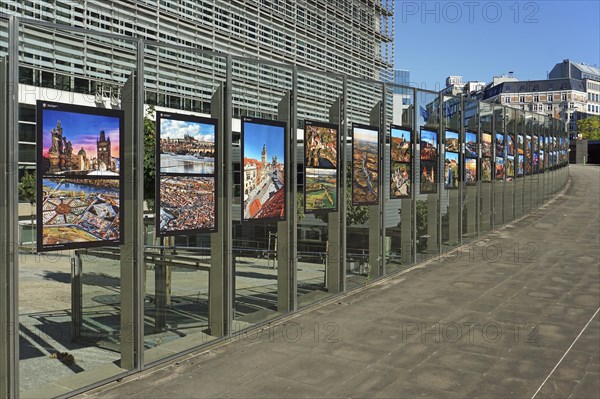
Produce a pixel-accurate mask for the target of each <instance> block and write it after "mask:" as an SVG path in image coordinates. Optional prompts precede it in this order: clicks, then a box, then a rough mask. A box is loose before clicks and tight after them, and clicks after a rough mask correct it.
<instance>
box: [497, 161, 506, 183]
mask: <svg viewBox="0 0 600 399" xmlns="http://www.w3.org/2000/svg"><path fill="white" fill-rule="evenodd" d="M496 180H504V158H502V157H496Z"/></svg>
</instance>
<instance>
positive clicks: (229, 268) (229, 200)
mask: <svg viewBox="0 0 600 399" xmlns="http://www.w3.org/2000/svg"><path fill="white" fill-rule="evenodd" d="M232 76H233V59H232V57H231V55H228V56H227V60H226V64H225V93H224V95H225V98H224V104H223V123H222V125H223V140H222V141H223V146H224V148H223V161H222V162H223V169H224V173H223V191H222V193H221V194H219V195H220V196H222V198H223V211H222V212H221V215H222V218H223V219H222V223H223V228H224V230H223V271H224V276H223V279H224V282H225V292H224V294H225V295H224V298H225V299H224V303H223V305H224V308H225V317H224V321H225V329H224V335H229V334H230V333H231V332H232V328H233V326H232V323H233V307H234V306H235V302H234V297H233V296H234V292H233V279H234V278H235V276H234V274H233V256H234V254H233V233H232V211H231V208H232V207H233V197H232V196H233V191H232V190H233V164H232V160H231V147H232V141H233V133H232V118H233V108H232V100H231V97H232V95H233V92H232Z"/></svg>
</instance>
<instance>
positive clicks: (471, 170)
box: [465, 158, 477, 186]
mask: <svg viewBox="0 0 600 399" xmlns="http://www.w3.org/2000/svg"><path fill="white" fill-rule="evenodd" d="M465 183H466V185H467V186H474V185H475V184H477V159H475V158H466V159H465Z"/></svg>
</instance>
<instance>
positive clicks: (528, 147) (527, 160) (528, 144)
mask: <svg viewBox="0 0 600 399" xmlns="http://www.w3.org/2000/svg"><path fill="white" fill-rule="evenodd" d="M531 156H532V153H531V136H530V135H527V136H525V174H526V175H530V174H531V173H532V169H531Z"/></svg>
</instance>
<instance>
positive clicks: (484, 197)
mask: <svg viewBox="0 0 600 399" xmlns="http://www.w3.org/2000/svg"><path fill="white" fill-rule="evenodd" d="M493 109H494V107H493V105H491V104H487V103H484V102H480V103H479V113H480V123H481V183H480V190H481V194H480V202H479V231H480V232H482V233H485V232H487V231H489V230H490V229H491V228H492V219H493V212H492V197H493V195H494V193H493V185H492V179H493V174H494V173H493V172H495V170H494V169H493V166H494V163H493V155H494V147H493V135H494V126H493Z"/></svg>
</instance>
